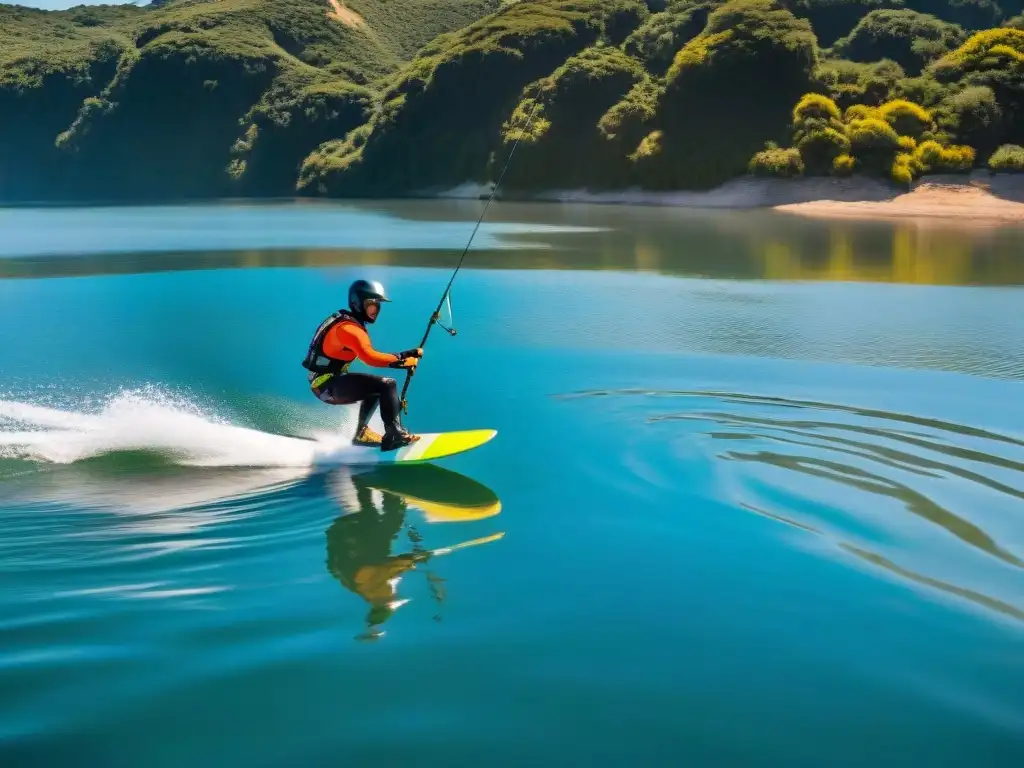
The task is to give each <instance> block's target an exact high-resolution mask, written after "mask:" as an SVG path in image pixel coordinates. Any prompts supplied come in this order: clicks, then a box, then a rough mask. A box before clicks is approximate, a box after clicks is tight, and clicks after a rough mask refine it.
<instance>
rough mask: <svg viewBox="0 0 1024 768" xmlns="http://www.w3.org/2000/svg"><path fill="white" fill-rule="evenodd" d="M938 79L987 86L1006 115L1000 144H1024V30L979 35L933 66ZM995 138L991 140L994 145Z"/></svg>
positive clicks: (946, 81)
mask: <svg viewBox="0 0 1024 768" xmlns="http://www.w3.org/2000/svg"><path fill="white" fill-rule="evenodd" d="M929 70H930V72H931V74H932V75H933V76H934V77H935V79H936V80H938V81H940V82H942V83H946V84H948V85H949V86H950V87H959V88H966V87H968V86H985V87H988V88H990V89H991V90H992V92H993V94H994V95H995V99H996V102H997V104H998V106H999V111H1000V112H1001V113H1002V127H1003V131H1002V133H1001V135H1000V136H999V137H998V138H997V139H994V141H995V142H996V143H999V144H1006V143H1024V30H1019V29H1011V28H1002V29H988V30H984V31H982V32H977V33H975V34H974V35H972V36H971V37H970V39H969V40H967V42H965V43H964V44H963V45H962V46H960V47H959V48H957V49H956V50H955V51H952V52H950V53H948V54H946V55H945V56H943V57H942V58H941V59H939V60H938V61H936V62H935V63H933V64H932V65H930V67H929ZM992 141H993V138H991V137H990V138H989V143H992Z"/></svg>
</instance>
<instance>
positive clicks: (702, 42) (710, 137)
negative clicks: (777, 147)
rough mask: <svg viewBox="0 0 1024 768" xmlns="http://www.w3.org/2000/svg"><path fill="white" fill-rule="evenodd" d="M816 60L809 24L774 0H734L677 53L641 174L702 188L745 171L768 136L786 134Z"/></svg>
mask: <svg viewBox="0 0 1024 768" xmlns="http://www.w3.org/2000/svg"><path fill="white" fill-rule="evenodd" d="M816 64H817V48H816V45H815V40H814V33H813V32H812V31H811V29H810V25H809V24H808V23H807V22H806V21H804V20H802V19H797V18H796V17H795V16H793V14H791V13H790V12H789V11H787V10H785V9H783V8H782V7H781V6H780V5H779V4H778V3H776V2H773V1H772V0H732V2H729V3H727V4H725V5H724V6H722V7H721V8H719V9H717V10H715V11H714V12H713V13H712V14H711V16H710V17H709V19H708V25H707V27H706V28H705V30H704V32H703V33H701V35H699V36H698V37H696V38H694V39H693V40H691V41H690V42H689V43H688V44H687V45H686V46H685V47H684V48H683V49H682V50H680V51H679V53H678V54H677V55H676V58H675V61H674V62H673V64H672V67H671V68H670V69H669V71H668V75H667V78H666V84H665V91H664V94H663V95H662V97H661V101H660V104H659V110H658V128H659V130H660V131H661V134H660V136H659V137H658V138H657V141H656V142H651V143H650V144H649V145H648V146H646V147H644V148H643V149H644V151H643V152H641V153H640V156H639V157H638V160H639V161H640V162H639V163H638V165H637V174H638V177H639V179H640V180H641V181H642V183H644V184H645V185H647V186H651V187H655V188H666V187H667V188H673V187H682V188H704V187H711V186H714V185H717V184H720V183H722V182H723V181H725V180H727V179H729V178H731V177H733V176H735V175H737V174H741V173H743V172H744V171H745V170H746V168H747V165H748V162H749V159H750V157H751V155H752V154H753V153H754V152H755V151H756V150H757V149H758V148H759V147H761V146H763V145H764V143H765V141H768V140H773V139H781V138H783V137H784V136H785V134H786V132H787V128H788V125H789V122H790V116H791V115H790V111H791V109H792V107H791V105H792V104H793V103H794V102H795V101H796V100H797V99H798V98H799V97H800V95H801V94H803V93H805V92H806V91H807V90H809V87H810V83H811V73H812V72H813V71H814V68H815V66H816Z"/></svg>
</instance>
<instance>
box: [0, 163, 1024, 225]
mask: <svg viewBox="0 0 1024 768" xmlns="http://www.w3.org/2000/svg"><path fill="white" fill-rule="evenodd" d="M493 188H494V184H493V182H491V183H486V184H484V183H478V182H465V183H463V184H459V185H457V186H455V187H448V188H439V187H433V188H429V189H420V190H416V191H413V192H410V193H408V194H406V195H400V196H389V197H382V198H374V197H352V198H349V197H340V198H336V197H321V196H305V195H295V196H289V197H280V196H278V197H273V196H267V197H247V196H240V197H210V198H188V199H153V200H149V201H139V200H135V201H132V202H127V201H123V200H108V201H101V200H67V201H58V200H40V201H28V200H18V201H13V200H12V201H0V211H2V210H8V211H11V212H13V211H17V210H19V209H25V208H68V207H70V208H109V207H115V208H122V207H137V206H140V205H142V206H161V207H162V206H209V205H242V206H259V205H268V204H275V203H276V204H281V203H289V204H294V205H331V204H345V203H373V202H380V201H385V200H386V201H402V200H418V201H430V200H437V201H445V200H447V201H465V202H483V201H485V200H486V199H487V198H488V197H489V196H490V195H491V193H492V191H493ZM494 199H495V201H497V202H505V203H525V204H530V203H554V204H570V205H571V204H579V205H614V206H639V207H660V208H677V209H689V210H718V211H728V210H735V211H742V210H750V211H754V210H761V211H766V210H767V211H775V212H779V213H783V214H787V215H790V216H801V217H805V218H817V219H833V220H835V219H845V220H860V221H894V220H915V221H917V222H918V223H921V224H925V223H931V224H935V223H937V222H945V223H947V224H950V225H954V226H964V225H971V226H998V225H1003V226H1007V225H1009V226H1013V225H1017V226H1021V225H1024V174H993V173H991V172H989V171H983V170H975V171H973V172H972V173H970V174H955V175H954V174H945V175H939V174H935V175H929V176H924V177H922V178H920V179H918V180H917V181H915V182H914V183H912V184H911V185H910V187H909V188H906V187H902V186H899V185H897V184H894V183H892V182H890V181H887V180H884V179H878V178H873V177H866V176H851V177H847V178H834V177H803V178H798V179H771V178H757V177H753V176H743V177H738V178H735V179H731V180H730V181H727V182H726V183H724V184H722V185H721V186H719V187H715V188H713V189H709V190H701V191H690V190H671V191H652V190H644V189H640V188H636V187H631V188H626V189H619V190H609V191H600V192H592V191H590V190H589V189H551V190H544V191H542V192H534V193H520V192H512V193H511V194H503V193H502V192H501V191H500V190H499V191H498V194H496V195H495V197H494Z"/></svg>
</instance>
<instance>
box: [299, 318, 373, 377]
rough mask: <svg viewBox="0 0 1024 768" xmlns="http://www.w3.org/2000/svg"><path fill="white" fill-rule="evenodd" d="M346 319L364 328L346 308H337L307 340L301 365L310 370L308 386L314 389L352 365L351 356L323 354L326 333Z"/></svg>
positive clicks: (360, 321)
mask: <svg viewBox="0 0 1024 768" xmlns="http://www.w3.org/2000/svg"><path fill="white" fill-rule="evenodd" d="M346 321H350V322H353V323H356V324H357V325H358V326H359V327H360V328H362V329H363V330H364V331H365V330H366V325H364V324H363V321H362V320H360V319H359V318H358V317H356V316H355V315H353V314H352V313H351V312H349V311H348V310H347V309H339V310H338V311H337V312H334V313H332V314H331V315H330V317H327V318H326V319H325V320H324V321H323V322H322V323H320V325H319V326H318V327H317V329H316V333H314V334H313V339H312V341H310V342H309V349H308V350H307V351H306V357H305V358H303V360H302V367H303V368H305V369H306V370H307V371H309V372H310V374H311V376H310V386H311V387H312V388H313V389H314V391H315V390H317V389H319V388H320V387H321V386H322V385H323V384H324V383H325V382H327V381H328V380H330V379H331V378H332V377H334V376H337V375H338V374H342V373H345V372H347V371H348V368H349V366H350V365H352V360H354V359H355V356H353V357H352V360H340V359H338V358H334V357H328V356H327V355H326V354H324V339H325V338H327V334H328V333H330V331H331V329H332V328H334V326H336V325H338V323H344V322H346Z"/></svg>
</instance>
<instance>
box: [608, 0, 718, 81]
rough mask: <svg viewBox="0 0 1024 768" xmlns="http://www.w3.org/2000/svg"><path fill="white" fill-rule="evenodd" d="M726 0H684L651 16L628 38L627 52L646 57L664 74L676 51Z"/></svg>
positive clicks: (647, 62)
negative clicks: (711, 0) (699, 0)
mask: <svg viewBox="0 0 1024 768" xmlns="http://www.w3.org/2000/svg"><path fill="white" fill-rule="evenodd" d="M723 1H724V0H716V1H715V2H693V3H691V2H688V0H682V2H677V3H675V4H673V5H672V6H671V7H669V8H667V9H666V10H665V11H663V12H662V13H656V14H654V15H652V16H650V17H649V18H648V19H647V21H645V22H644V23H643V24H642V25H641V26H640V27H638V28H637V29H636V30H635V31H634V32H633V33H632V34H631V35H630V36H629V37H628V38H627V39H626V42H625V50H626V52H627V53H629V54H630V55H631V56H634V57H636V58H637V59H639V60H640V61H642V62H643V63H644V65H645V66H646V67H647V69H648V70H649V71H650V72H651V73H652V74H655V75H664V74H665V72H666V71H667V70H668V68H669V67H670V66H671V65H672V59H673V57H675V55H676V51H678V50H679V49H680V48H682V47H683V46H684V45H686V43H688V42H689V41H690V40H692V39H693V38H695V37H696V36H697V35H699V34H700V33H701V31H702V30H703V29H704V26H705V25H706V24H707V21H708V15H709V14H710V13H711V11H712V10H713V9H714V8H715V7H716V6H718V5H721V4H722V2H723Z"/></svg>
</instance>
